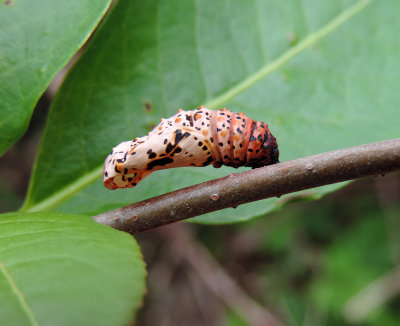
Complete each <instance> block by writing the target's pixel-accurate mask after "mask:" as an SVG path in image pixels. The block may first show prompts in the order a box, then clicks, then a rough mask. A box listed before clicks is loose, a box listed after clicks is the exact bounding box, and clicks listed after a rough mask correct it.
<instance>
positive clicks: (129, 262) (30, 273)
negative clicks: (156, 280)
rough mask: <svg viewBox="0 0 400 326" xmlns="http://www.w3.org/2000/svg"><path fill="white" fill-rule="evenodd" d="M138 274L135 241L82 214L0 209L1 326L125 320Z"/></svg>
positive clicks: (136, 297)
mask: <svg viewBox="0 0 400 326" xmlns="http://www.w3.org/2000/svg"><path fill="white" fill-rule="evenodd" d="M144 276H145V270H144V264H143V262H142V259H141V254H140V251H139V248H138V246H137V244H136V242H135V240H134V239H133V238H132V237H131V236H129V235H128V234H124V233H123V232H119V231H116V230H113V229H111V228H108V227H105V226H102V225H100V224H97V223H95V222H93V221H92V220H91V219H90V218H89V217H88V216H82V215H66V214H60V213H34V214H27V213H25V214H21V213H12V214H4V215H0V324H1V325H20V326H23V325H43V326H44V325H49V326H50V325H59V326H62V325H68V326H69V325H74V326H78V325H107V326H109V325H127V323H128V322H129V321H131V320H132V318H133V311H134V309H135V308H137V307H138V305H139V303H140V302H141V300H142V295H143V292H144Z"/></svg>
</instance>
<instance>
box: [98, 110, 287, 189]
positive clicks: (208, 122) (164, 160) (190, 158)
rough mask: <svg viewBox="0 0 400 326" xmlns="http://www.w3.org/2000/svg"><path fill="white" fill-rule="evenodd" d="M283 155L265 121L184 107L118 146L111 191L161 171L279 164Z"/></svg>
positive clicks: (108, 181)
mask: <svg viewBox="0 0 400 326" xmlns="http://www.w3.org/2000/svg"><path fill="white" fill-rule="evenodd" d="M278 158H279V151H278V144H277V143H276V139H275V137H274V136H273V135H272V134H271V132H270V131H269V129H268V125H267V124H265V123H264V122H261V121H254V120H252V119H250V118H248V117H247V116H246V115H244V114H243V113H234V112H231V111H229V110H227V109H226V108H224V109H222V110H217V111H213V110H208V109H206V108H204V107H203V106H202V107H200V108H199V109H196V110H192V111H183V110H181V109H179V111H178V113H177V114H175V115H174V116H172V117H171V118H169V119H161V122H160V124H159V125H158V126H156V127H155V128H154V129H153V130H152V131H150V132H149V134H148V135H147V136H144V137H140V138H135V139H134V140H130V141H125V142H123V143H121V144H119V145H117V146H116V147H114V148H113V150H112V151H111V153H110V154H109V155H108V157H107V158H106V160H105V163H104V170H103V181H104V185H105V186H106V187H107V188H109V189H117V188H128V187H134V186H136V185H137V184H138V183H139V182H140V181H141V180H142V179H143V178H145V177H146V176H148V175H149V174H150V173H152V172H153V171H156V170H162V169H169V168H176V167H183V166H206V165H209V164H212V165H213V166H214V167H220V166H221V165H228V166H232V167H239V166H249V167H252V168H257V167H261V166H265V165H269V164H274V163H278V162H279V161H278Z"/></svg>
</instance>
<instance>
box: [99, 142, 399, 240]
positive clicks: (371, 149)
mask: <svg viewBox="0 0 400 326" xmlns="http://www.w3.org/2000/svg"><path fill="white" fill-rule="evenodd" d="M394 171H400V138H398V139H392V140H387V141H382V142H377V143H372V144H367V145H362V146H356V147H351V148H346V149H340V150H337V151H332V152H327V153H322V154H318V155H314V156H308V157H304V158H300V159H296V160H293V161H288V162H284V163H279V164H275V165H270V166H266V167H262V168H258V169H254V170H250V171H246V172H241V173H232V174H229V175H228V176H226V177H224V178H220V179H215V180H212V181H208V182H204V183H201V184H198V185H195V186H191V187H187V188H184V189H180V190H177V191H173V192H170V193H167V194H164V195H161V196H158V197H154V198H150V199H147V200H144V201H141V202H138V203H135V204H132V205H128V206H125V207H121V208H117V209H114V210H112V211H109V212H105V213H102V214H100V215H97V216H94V217H93V219H94V220H95V221H96V222H99V223H101V224H105V225H109V226H111V227H113V228H115V229H118V230H121V231H126V232H129V233H131V234H134V233H137V232H142V231H146V230H150V229H153V228H156V227H158V226H162V225H165V224H169V223H173V222H177V221H180V220H184V219H188V218H191V217H194V216H198V215H202V214H206V213H210V212H214V211H216V210H220V209H224V208H228V207H237V206H239V205H242V204H245V203H249V202H252V201H256V200H261V199H265V198H270V197H279V196H281V195H284V194H288V193H292V192H296V191H300V190H304V189H309V188H314V187H319V186H323V185H327V184H332V183H337V182H341V181H346V180H352V179H357V178H361V177H365V176H370V175H380V174H386V173H389V172H394Z"/></svg>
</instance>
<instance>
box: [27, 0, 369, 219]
mask: <svg viewBox="0 0 400 326" xmlns="http://www.w3.org/2000/svg"><path fill="white" fill-rule="evenodd" d="M370 2H372V0H360V1H359V2H357V3H355V4H354V5H353V6H351V7H349V8H348V9H346V10H345V11H343V12H342V13H341V14H339V15H338V16H336V17H335V18H334V19H332V20H331V21H330V22H329V23H327V24H326V25H325V26H323V27H322V28H320V29H319V30H317V31H316V32H314V33H312V34H310V35H308V36H307V37H306V38H304V39H303V40H302V41H301V42H299V43H298V44H297V45H295V46H293V47H292V48H290V49H289V50H288V51H286V52H284V53H283V54H282V55H281V56H279V57H278V58H277V59H275V60H274V61H272V62H270V63H267V64H265V65H264V66H262V67H261V68H260V69H259V70H258V71H256V72H255V73H253V74H251V75H249V76H248V77H247V78H245V79H244V80H242V81H241V82H239V83H237V84H236V85H234V86H233V87H231V88H230V89H229V90H227V91H226V92H224V93H222V94H221V95H220V96H217V97H216V98H214V99H211V100H210V101H208V102H207V103H204V106H205V107H208V108H218V107H220V106H222V105H223V104H224V103H226V102H227V101H228V100H230V99H232V98H233V97H235V96H236V95H238V94H240V93H241V92H243V91H245V90H246V89H247V88H249V87H250V86H252V85H254V84H255V83H257V82H258V81H260V80H261V79H262V78H264V77H265V76H267V75H268V74H270V73H271V72H273V71H275V70H277V69H278V68H279V67H281V66H282V65H283V64H285V63H286V62H288V61H289V60H290V59H292V58H293V57H295V56H296V55H297V54H299V53H301V52H302V51H304V50H305V49H307V48H308V47H309V46H311V45H313V44H315V43H316V42H317V41H319V40H320V39H322V38H323V37H325V36H326V35H328V34H330V33H331V32H333V31H334V30H335V29H336V28H338V27H339V26H341V25H343V24H344V23H345V22H346V21H348V20H349V19H350V18H352V17H353V16H355V15H356V14H358V13H359V12H361V11H362V10H363V9H364V8H365V7H366V6H367V5H368V4H369V3H370ZM102 171H103V166H99V167H98V168H95V169H94V170H93V171H92V172H90V173H88V174H85V175H83V176H82V177H80V178H78V179H76V180H75V181H74V182H72V183H70V184H69V185H68V186H66V187H64V188H62V189H60V190H59V191H57V192H55V193H54V194H53V195H52V196H50V197H48V198H46V199H44V200H42V201H40V202H38V203H36V204H33V205H31V204H30V203H29V197H30V193H28V196H27V200H26V201H25V203H24V205H23V207H22V208H21V211H25V212H39V211H46V210H50V209H52V208H53V207H55V206H57V205H59V204H61V203H62V202H64V201H65V200H67V199H68V198H70V197H71V196H73V195H74V194H75V193H76V192H78V191H80V190H81V189H83V188H85V187H86V186H88V185H89V184H91V183H93V182H94V181H95V180H96V179H97V178H99V177H100V176H101V175H102Z"/></svg>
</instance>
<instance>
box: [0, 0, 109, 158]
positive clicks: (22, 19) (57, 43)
mask: <svg viewBox="0 0 400 326" xmlns="http://www.w3.org/2000/svg"><path fill="white" fill-rule="evenodd" d="M110 2H111V1H110V0H100V1H99V0H82V1H62V0H42V1H31V0H7V1H6V0H3V1H1V3H0V98H1V101H0V155H1V154H2V153H4V152H5V151H6V150H7V148H8V147H10V146H11V145H12V144H13V143H14V142H15V141H16V140H17V139H18V138H19V137H20V136H21V135H22V134H23V133H24V131H25V130H26V128H27V127H28V124H29V120H30V117H31V114H32V110H33V107H34V105H35V103H36V102H37V100H38V98H39V96H40V95H41V94H42V93H43V91H44V90H45V89H46V87H47V86H48V84H49V83H50V81H51V80H52V79H53V77H54V76H55V74H56V73H57V72H58V71H59V70H60V69H61V68H62V67H63V66H64V65H65V64H66V63H67V62H68V61H69V60H70V59H71V57H72V55H73V54H74V53H75V52H76V51H77V50H78V48H79V47H80V46H81V45H82V44H83V43H84V42H85V40H86V39H87V38H88V37H89V35H90V33H91V32H92V30H93V29H94V28H95V27H96V25H97V24H98V22H99V20H100V19H101V17H102V16H103V15H104V13H105V11H106V9H107V8H108V6H109V4H110Z"/></svg>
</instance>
